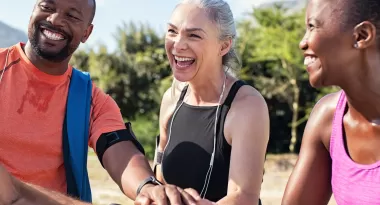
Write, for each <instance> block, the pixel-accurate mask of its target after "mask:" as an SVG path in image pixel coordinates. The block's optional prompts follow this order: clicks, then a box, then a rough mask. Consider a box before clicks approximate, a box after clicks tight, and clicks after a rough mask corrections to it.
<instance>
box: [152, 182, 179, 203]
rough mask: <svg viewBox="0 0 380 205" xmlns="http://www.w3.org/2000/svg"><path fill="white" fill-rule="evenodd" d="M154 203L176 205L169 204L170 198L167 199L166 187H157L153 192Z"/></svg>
mask: <svg viewBox="0 0 380 205" xmlns="http://www.w3.org/2000/svg"><path fill="white" fill-rule="evenodd" d="M152 196H153V201H154V202H155V203H156V204H157V205H174V204H168V198H167V197H166V190H165V186H156V187H155V188H154V190H153V192H152Z"/></svg>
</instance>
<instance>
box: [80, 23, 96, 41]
mask: <svg viewBox="0 0 380 205" xmlns="http://www.w3.org/2000/svg"><path fill="white" fill-rule="evenodd" d="M93 28H94V25H93V24H90V25H89V26H88V27H87V29H86V31H85V32H84V34H83V36H82V39H81V42H82V43H86V41H87V39H88V38H89V37H90V35H91V33H92V29H93Z"/></svg>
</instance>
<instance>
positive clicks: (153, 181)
mask: <svg viewBox="0 0 380 205" xmlns="http://www.w3.org/2000/svg"><path fill="white" fill-rule="evenodd" d="M147 184H154V185H163V184H162V183H161V182H160V181H158V180H157V179H156V178H155V177H154V176H150V177H148V178H146V179H144V181H142V182H141V183H140V185H139V188H137V192H136V195H139V194H140V191H141V189H142V188H143V187H144V186H145V185H147Z"/></svg>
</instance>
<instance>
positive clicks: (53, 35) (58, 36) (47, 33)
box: [42, 29, 64, 41]
mask: <svg viewBox="0 0 380 205" xmlns="http://www.w3.org/2000/svg"><path fill="white" fill-rule="evenodd" d="M42 32H43V33H44V34H45V36H46V37H47V38H48V39H50V40H54V41H59V40H63V39H64V37H63V36H62V35H61V34H59V33H54V32H51V31H49V30H46V29H44V30H43V31H42Z"/></svg>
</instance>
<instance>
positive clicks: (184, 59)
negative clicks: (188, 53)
mask: <svg viewBox="0 0 380 205" xmlns="http://www.w3.org/2000/svg"><path fill="white" fill-rule="evenodd" d="M174 59H176V60H177V61H193V60H194V58H182V57H177V56H174Z"/></svg>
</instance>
